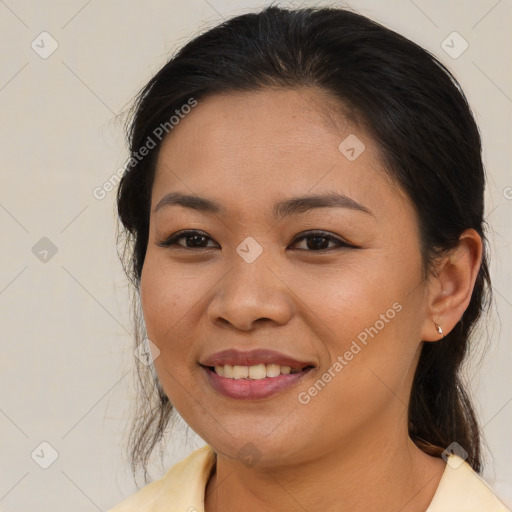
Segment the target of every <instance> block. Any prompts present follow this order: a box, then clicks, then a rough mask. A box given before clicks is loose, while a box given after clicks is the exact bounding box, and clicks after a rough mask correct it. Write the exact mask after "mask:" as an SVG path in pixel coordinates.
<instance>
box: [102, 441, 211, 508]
mask: <svg viewBox="0 0 512 512" xmlns="http://www.w3.org/2000/svg"><path fill="white" fill-rule="evenodd" d="M214 464H215V452H214V451H213V449H212V447H211V446H209V445H206V446H203V447H201V448H199V449H197V450H195V451H194V452H192V453H191V454H190V455H189V456H188V457H186V458H185V459H183V460H182V461H180V462H178V463H177V464H175V465H174V466H172V467H171V468H170V469H169V470H168V471H167V472H166V473H165V475H164V476H163V477H162V478H160V479H159V480H155V481H154V482H151V483H150V484H147V485H146V486H145V487H143V488H142V489H140V490H139V491H138V492H136V493H135V494H133V495H132V496H129V497H128V498H126V499H125V500H123V501H122V502H121V503H119V504H118V505H116V506H115V507H114V508H112V509H110V510H109V511H108V512H150V511H151V512H158V511H162V512H163V511H164V510H165V512H173V511H174V510H180V511H182V512H184V511H187V510H194V508H195V509H197V510H202V508H203V500H204V492H205V488H206V483H207V480H208V477H209V474H210V471H211V469H212V467H213V465H214ZM169 507H171V508H169Z"/></svg>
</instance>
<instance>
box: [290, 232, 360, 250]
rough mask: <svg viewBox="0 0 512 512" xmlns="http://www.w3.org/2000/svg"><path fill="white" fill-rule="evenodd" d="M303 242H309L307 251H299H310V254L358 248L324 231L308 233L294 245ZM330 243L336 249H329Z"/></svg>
mask: <svg viewBox="0 0 512 512" xmlns="http://www.w3.org/2000/svg"><path fill="white" fill-rule="evenodd" d="M301 240H307V242H306V248H307V249H299V250H309V252H320V251H326V250H330V249H333V248H335V247H352V248H356V247H355V246H354V245H352V244H349V243H348V242H345V241H344V240H341V239H339V238H337V237H334V236H332V235H331V234H329V233H326V232H323V231H315V232H311V233H308V234H306V235H304V236H301V237H299V238H296V239H295V241H294V244H296V243H297V242H299V241H301ZM330 243H334V244H335V245H334V247H329V244H330Z"/></svg>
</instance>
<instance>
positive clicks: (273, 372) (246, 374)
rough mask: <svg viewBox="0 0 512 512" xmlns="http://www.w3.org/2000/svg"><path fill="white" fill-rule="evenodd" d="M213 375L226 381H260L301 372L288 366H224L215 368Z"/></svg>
mask: <svg viewBox="0 0 512 512" xmlns="http://www.w3.org/2000/svg"><path fill="white" fill-rule="evenodd" d="M214 370H215V373H216V374H217V375H220V376H221V377H226V378H228V379H253V380H260V379H265V378H267V377H279V375H289V374H290V373H298V372H300V371H301V370H298V369H293V370H292V369H291V367H290V366H280V365H278V364H266V365H265V364H256V365H253V366H239V365H235V366H233V365H230V364H225V365H223V366H215V367H214Z"/></svg>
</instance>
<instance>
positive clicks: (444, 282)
mask: <svg viewBox="0 0 512 512" xmlns="http://www.w3.org/2000/svg"><path fill="white" fill-rule="evenodd" d="M482 250H483V244H482V239H481V237H480V235H479V234H478V233H477V232H476V231H475V230H474V229H467V230H465V231H464V232H463V233H462V235H461V236H460V237H459V243H458V245H457V247H455V248H454V249H452V250H451V251H449V253H448V254H447V255H446V256H444V257H442V258H441V259H440V261H439V262H438V264H437V265H436V271H435V274H434V275H433V276H431V278H430V282H429V292H428V295H427V297H428V299H427V300H428V304H427V317H426V318H425V324H424V326H423V332H422V339H423V340H424V341H439V340H441V339H443V338H444V337H445V336H446V335H447V334H448V333H449V332H450V331H451V330H452V329H453V328H454V327H455V325H456V324H457V322H458V321H459V320H460V319H461V317H462V315H463V314H464V311H466V309H467V307H468V305H469V302H470V300H471V295H472V293H473V288H474V286H475V281H476V277H477V275H478V272H479V270H480V265H481V263H482Z"/></svg>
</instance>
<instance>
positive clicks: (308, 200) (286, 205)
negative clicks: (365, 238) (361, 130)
mask: <svg viewBox="0 0 512 512" xmlns="http://www.w3.org/2000/svg"><path fill="white" fill-rule="evenodd" d="M165 206H182V207H184V208H189V209H192V210H197V211H201V212H205V213H218V214H223V213H226V209H225V208H224V207H223V206H221V205H220V204H219V203H217V202H216V201H213V200H212V199H207V198H205V197H199V196H195V195H190V194H183V193H181V192H170V193H169V194H167V195H165V196H164V197H163V198H162V199H161V200H160V201H159V202H158V204H157V205H156V206H155V208H154V209H153V213H155V212H157V211H158V210H160V209H161V208H163V207H165ZM315 208H347V209H349V210H357V211H360V212H364V213H367V214H369V215H372V216H373V213H372V212H371V211H370V210H369V209H368V208H366V207H365V206H363V205H362V204H360V203H358V202H357V201H355V200H354V199H352V198H350V197H348V196H346V195H344V194H340V193H338V192H329V193H327V194H320V195H309V196H298V197H292V198H290V199H286V200H284V201H280V202H278V203H276V204H275V205H274V208H273V213H274V217H275V218H277V219H282V218H284V217H288V216H290V215H294V214H299V213H305V212H307V211H310V210H313V209H315Z"/></svg>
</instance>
